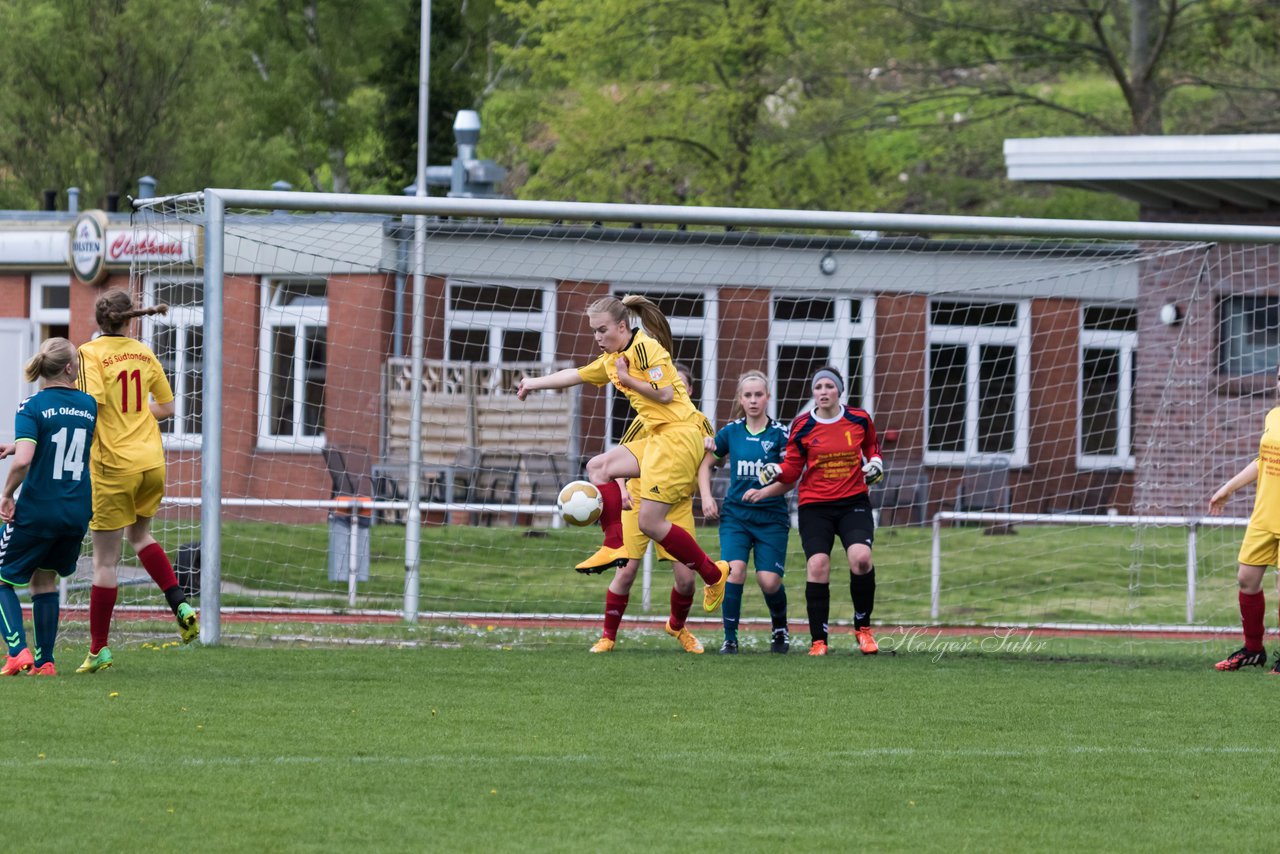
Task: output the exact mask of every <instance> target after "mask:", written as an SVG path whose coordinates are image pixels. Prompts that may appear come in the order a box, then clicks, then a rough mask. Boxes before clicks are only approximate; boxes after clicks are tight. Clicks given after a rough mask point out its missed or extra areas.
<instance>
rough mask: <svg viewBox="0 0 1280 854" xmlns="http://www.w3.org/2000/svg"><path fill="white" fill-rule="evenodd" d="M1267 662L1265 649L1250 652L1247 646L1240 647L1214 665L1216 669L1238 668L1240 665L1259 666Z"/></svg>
mask: <svg viewBox="0 0 1280 854" xmlns="http://www.w3.org/2000/svg"><path fill="white" fill-rule="evenodd" d="M1266 663H1267V651H1266V650H1265V649H1260V650H1258V651H1257V652H1250V651H1249V648H1248V647H1243V646H1242V647H1240V648H1239V649H1237V650H1236V651H1235V652H1233V653H1231V654H1230V655H1228V656H1227V657H1226V658H1224V659H1222V661H1219V662H1218V663H1217V664H1215V665H1214V668H1215V669H1217V670H1239V669H1240V668H1242V667H1261V666H1262V665H1264V664H1266Z"/></svg>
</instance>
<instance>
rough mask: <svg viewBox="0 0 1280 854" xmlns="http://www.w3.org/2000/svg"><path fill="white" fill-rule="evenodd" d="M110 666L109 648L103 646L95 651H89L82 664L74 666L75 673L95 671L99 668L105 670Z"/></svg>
mask: <svg viewBox="0 0 1280 854" xmlns="http://www.w3.org/2000/svg"><path fill="white" fill-rule="evenodd" d="M110 666H111V650H109V649H107V648H106V647H105V646H104V647H103V648H102V649H100V650H98V651H97V652H91V653H89V654H88V655H86V656H85V657H84V664H82V665H80V666H79V667H77V668H76V673H97V672H98V671H99V670H106V669H107V668H108V667H110Z"/></svg>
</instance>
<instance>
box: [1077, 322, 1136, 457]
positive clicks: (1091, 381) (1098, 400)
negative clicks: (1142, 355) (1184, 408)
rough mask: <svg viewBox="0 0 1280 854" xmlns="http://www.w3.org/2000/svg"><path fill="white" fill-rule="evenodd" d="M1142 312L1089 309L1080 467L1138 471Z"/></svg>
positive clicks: (1083, 339) (1083, 346)
mask: <svg viewBox="0 0 1280 854" xmlns="http://www.w3.org/2000/svg"><path fill="white" fill-rule="evenodd" d="M1137 344H1138V312H1137V310H1136V309H1133V308H1129V307H1115V306H1086V307H1085V308H1084V313H1083V322H1082V324H1081V329H1080V420H1079V424H1078V425H1077V427H1078V431H1079V432H1078V439H1079V441H1078V447H1079V451H1078V454H1079V459H1078V461H1077V464H1078V465H1079V466H1080V468H1106V467H1115V468H1130V469H1131V468H1133V384H1134V378H1135V373H1134V350H1135V349H1136V348H1137Z"/></svg>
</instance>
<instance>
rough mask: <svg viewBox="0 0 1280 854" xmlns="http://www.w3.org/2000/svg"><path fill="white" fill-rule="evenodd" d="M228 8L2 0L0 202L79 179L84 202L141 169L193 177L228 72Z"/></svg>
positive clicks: (16, 201)
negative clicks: (192, 149)
mask: <svg viewBox="0 0 1280 854" xmlns="http://www.w3.org/2000/svg"><path fill="white" fill-rule="evenodd" d="M226 14H227V10H226V9H225V8H224V7H221V6H219V5H217V4H213V3H197V2H189V0H188V2H170V0H129V2H125V0H111V2H99V0H60V1H59V0H12V2H8V3H5V4H0V32H3V33H4V38H3V39H0V193H2V194H3V196H2V197H0V201H3V202H6V203H8V204H10V205H13V206H20V207H27V206H31V205H33V204H34V203H35V200H36V199H37V198H38V196H39V193H40V191H41V190H42V189H44V188H62V187H66V186H68V185H71V184H76V185H79V186H80V187H81V188H82V190H83V191H84V193H85V199H86V202H87V203H88V204H98V203H100V200H101V199H102V198H103V196H104V195H105V194H106V193H108V192H116V193H121V194H124V193H128V192H131V191H132V188H133V186H134V181H135V180H136V179H137V178H138V177H140V176H142V175H143V174H147V173H150V174H153V175H157V176H165V175H174V176H182V178H184V179H186V178H189V177H191V175H190V173H189V172H185V170H184V158H183V152H184V150H185V149H186V146H187V144H188V143H190V142H191V141H192V140H193V139H194V138H195V137H197V136H199V135H200V134H202V133H205V132H206V128H204V127H202V124H204V123H205V122H206V121H207V120H208V116H209V112H210V107H212V106H213V105H214V104H216V103H217V100H216V99H215V98H214V97H213V92H214V88H213V87H214V86H215V84H216V81H218V80H220V79H225V76H226V73H227V71H226V67H225V66H224V64H223V62H222V58H221V57H222V56H223V55H224V52H225V50H226V48H227V44H226V33H227V29H226V28H225V26H223V25H224V23H225V16H226Z"/></svg>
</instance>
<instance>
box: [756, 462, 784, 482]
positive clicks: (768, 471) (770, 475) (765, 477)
mask: <svg viewBox="0 0 1280 854" xmlns="http://www.w3.org/2000/svg"><path fill="white" fill-rule="evenodd" d="M780 474H782V466H780V465H778V464H777V463H765V464H764V465H762V466H760V474H759V475H757V479H758V480H759V481H760V485H761V486H768V485H769V484H771V483H773V482H774V481H775V480H777V479H778V475H780Z"/></svg>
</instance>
